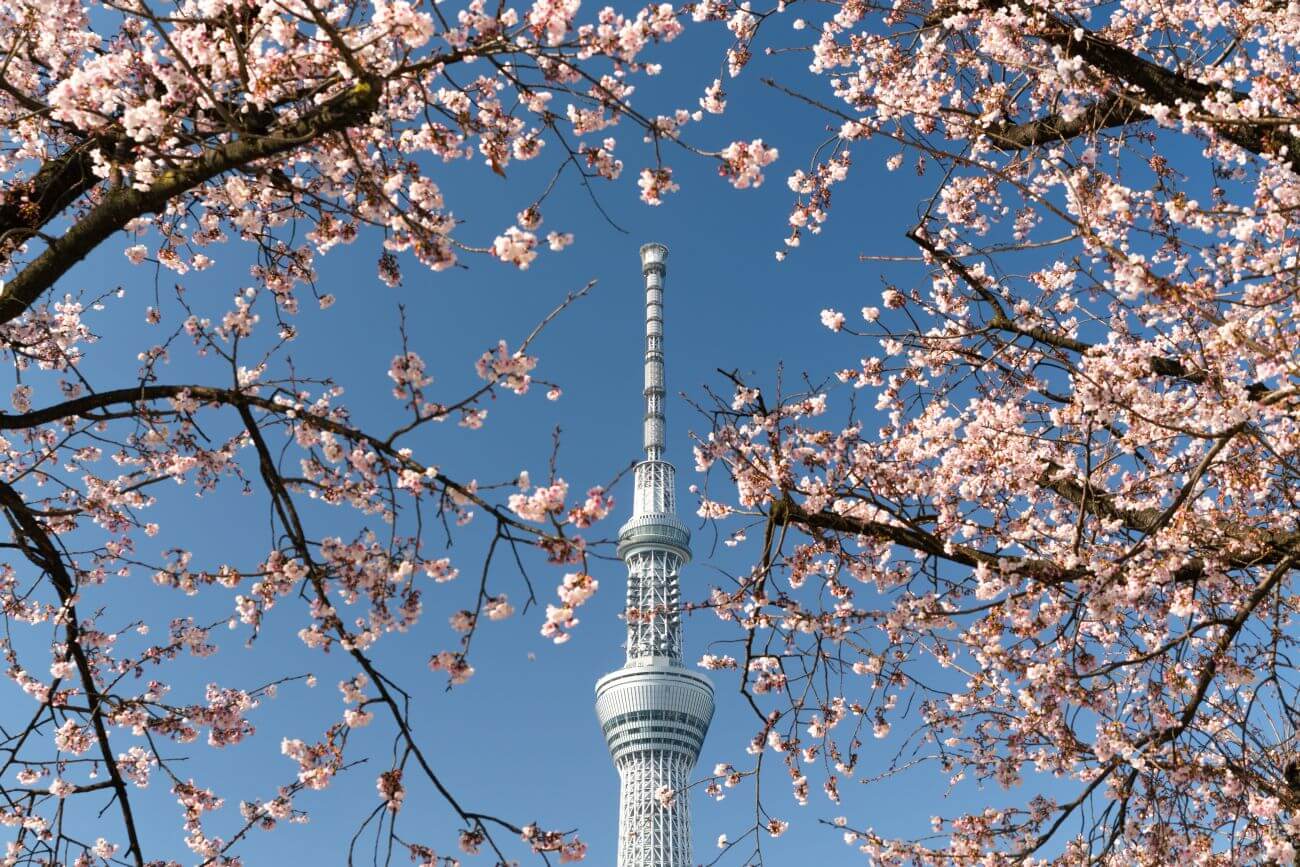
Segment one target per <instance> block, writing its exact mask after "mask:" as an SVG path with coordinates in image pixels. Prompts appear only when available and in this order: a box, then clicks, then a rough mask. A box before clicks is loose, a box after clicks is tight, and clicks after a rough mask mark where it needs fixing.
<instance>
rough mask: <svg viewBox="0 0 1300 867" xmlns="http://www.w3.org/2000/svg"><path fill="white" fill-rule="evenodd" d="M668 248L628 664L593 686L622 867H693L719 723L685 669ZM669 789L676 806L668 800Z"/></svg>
mask: <svg viewBox="0 0 1300 867" xmlns="http://www.w3.org/2000/svg"><path fill="white" fill-rule="evenodd" d="M667 272H668V248H667V247H665V246H664V245H663V244H646V245H645V246H643V247H642V248H641V274H642V276H643V277H644V279H645V335H646V337H645V402H646V412H645V423H644V431H643V436H642V443H643V445H644V447H645V460H644V461H642V462H641V463H639V464H637V466H636V472H635V482H634V486H635V490H634V495H633V504H632V517H631V519H630V520H629V521H628V522H627V523H626V524H624V525H623V528H622V529H621V530H620V531H619V536H618V555H619V557H620V558H621V559H622V560H623V562H624V563H625V564H626V565H627V659H626V661H625V662H624V665H623V667H622V668H621V669H619V670H618V671H615V672H612V673H610V674H607V675H605V676H604V677H602V678H601V679H600V680H599V681H597V682H596V715H597V716H598V717H599V719H600V725H601V729H602V731H603V732H604V734H605V741H606V743H607V744H608V745H609V751H610V755H611V756H613V758H614V766H615V768H617V769H618V775H619V782H620V791H619V814H618V867H691V816H690V805H689V803H688V792H689V789H688V782H689V774H690V771H691V768H693V767H694V766H695V762H696V760H697V759H698V758H699V755H700V748H701V746H702V745H703V743H704V735H705V733H706V732H707V731H708V728H709V722H710V721H711V720H712V719H713V685H712V684H710V683H709V680H708V678H706V677H703V676H702V675H699V674H696V673H694V672H692V671H687V670H686V668H685V666H684V665H683V664H682V629H681V598H680V589H679V585H678V574H679V573H680V571H681V568H682V566H684V565H685V564H686V563H687V562H688V561H689V560H690V558H691V548H690V544H691V535H690V532H689V531H688V530H687V529H686V526H685V525H684V524H683V523H682V522H681V521H680V520H679V519H678V517H677V496H676V485H677V471H676V469H675V468H674V467H673V465H672V464H671V463H669V462H668V461H665V460H664V459H663V458H664V430H665V421H664V347H663V338H664V330H663V321H664V320H663V309H664V302H663V296H664V278H665V277H666V275H667ZM665 789H667V791H668V792H670V793H672V797H671V798H667V799H665V798H662V797H661V796H660V795H661V792H663V791H664V790H665Z"/></svg>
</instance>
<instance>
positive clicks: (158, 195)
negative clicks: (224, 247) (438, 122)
mask: <svg viewBox="0 0 1300 867" xmlns="http://www.w3.org/2000/svg"><path fill="white" fill-rule="evenodd" d="M380 86H381V85H380V82H378V81H375V80H368V81H361V82H358V83H357V84H355V85H353V86H352V87H350V88H349V89H348V90H346V91H344V92H342V93H340V94H338V95H337V96H335V97H334V98H332V99H330V100H329V101H328V102H326V103H325V104H324V105H322V106H321V107H320V108H317V109H315V110H313V111H311V112H309V113H308V114H307V115H306V116H304V117H303V118H301V119H300V120H298V121H296V122H294V123H291V124H289V125H287V126H286V127H284V128H283V129H279V130H277V131H275V132H274V133H271V134H269V135H265V136H253V137H249V138H239V139H235V140H234V141H231V142H228V143H226V144H223V145H220V146H218V147H215V148H212V149H211V150H209V151H207V152H205V153H203V154H202V155H200V156H199V157H198V158H196V159H195V160H194V161H193V162H192V163H190V164H189V165H187V166H185V167H183V168H176V169H171V170H170V171H167V172H164V173H163V174H162V176H161V177H160V178H159V179H158V180H157V181H155V182H154V183H152V184H150V185H149V187H148V188H147V189H144V190H137V189H134V188H131V187H123V188H120V189H116V190H113V191H111V192H108V193H106V194H105V195H104V197H103V198H102V199H101V200H100V201H99V203H98V204H96V205H95V206H94V207H93V208H91V209H90V211H89V212H88V213H86V215H85V216H83V217H82V218H81V219H79V220H78V221H77V222H76V223H75V224H73V226H72V227H71V228H70V229H68V231H67V232H66V233H64V235H63V236H62V237H60V238H58V239H56V240H54V241H52V242H50V244H49V246H47V247H46V248H45V250H44V251H42V252H41V254H40V255H39V256H37V257H36V258H35V259H34V260H32V261H31V262H30V263H29V264H27V265H26V266H25V267H24V268H23V269H22V270H21V271H19V272H18V274H17V275H16V276H15V277H14V278H13V279H12V280H10V281H9V282H8V283H7V284H6V285H5V287H4V290H3V292H0V323H5V322H12V321H13V320H14V319H16V318H18V317H19V316H21V315H22V314H23V313H24V312H26V310H27V309H28V308H29V307H30V306H31V305H32V304H34V303H35V302H36V300H37V299H38V298H39V297H40V296H41V294H42V293H44V292H45V290H46V289H48V288H50V287H51V286H52V285H54V282H55V281H56V280H58V279H59V278H60V277H62V276H63V275H64V274H65V273H67V271H68V269H70V268H71V267H72V266H73V265H75V264H76V263H77V262H80V261H81V260H82V259H83V258H85V257H86V256H87V255H88V254H89V253H90V252H91V251H92V250H94V249H95V248H96V247H97V246H98V245H99V244H100V243H102V242H103V241H104V240H105V239H107V238H108V237H109V236H110V235H112V234H113V233H114V232H117V231H119V230H120V229H122V228H123V227H124V226H126V224H127V223H128V222H130V221H131V220H134V219H136V218H137V217H140V216H143V215H145V214H150V213H157V212H159V211H162V210H163V209H165V208H166V207H167V206H168V204H169V203H171V202H172V201H173V200H174V199H176V198H177V197H178V196H180V195H182V194H184V193H185V192H187V191H189V190H192V189H194V188H195V187H198V186H200V185H201V184H203V183H206V182H207V181H209V180H211V179H213V178H215V177H217V176H218V175H221V174H224V173H226V172H229V171H233V170H235V169H239V168H243V167H245V166H248V165H250V164H251V163H255V162H257V161H259V160H264V159H268V158H270V157H274V156H277V155H279V154H283V153H286V152H288V151H291V150H293V149H294V148H296V147H300V146H301V145H302V144H304V143H305V142H308V141H310V140H312V139H314V138H317V137H319V136H321V135H324V134H326V133H330V132H337V131H339V130H343V129H346V128H348V127H349V126H352V125H354V124H357V123H361V122H362V121H364V120H365V119H366V118H368V117H369V116H370V114H371V113H372V112H373V111H374V110H375V108H376V107H377V106H378V104H379V90H380Z"/></svg>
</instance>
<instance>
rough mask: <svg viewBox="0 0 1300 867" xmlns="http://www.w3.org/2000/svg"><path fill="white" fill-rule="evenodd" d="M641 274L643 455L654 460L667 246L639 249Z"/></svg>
mask: <svg viewBox="0 0 1300 867" xmlns="http://www.w3.org/2000/svg"><path fill="white" fill-rule="evenodd" d="M641 274H642V276H643V277H644V278H645V436H644V437H643V442H644V444H645V458H646V460H647V461H657V460H660V459H662V458H663V453H664V428H665V422H664V277H666V276H667V274H668V248H667V247H665V246H664V245H663V244H646V245H645V246H644V247H642V248H641Z"/></svg>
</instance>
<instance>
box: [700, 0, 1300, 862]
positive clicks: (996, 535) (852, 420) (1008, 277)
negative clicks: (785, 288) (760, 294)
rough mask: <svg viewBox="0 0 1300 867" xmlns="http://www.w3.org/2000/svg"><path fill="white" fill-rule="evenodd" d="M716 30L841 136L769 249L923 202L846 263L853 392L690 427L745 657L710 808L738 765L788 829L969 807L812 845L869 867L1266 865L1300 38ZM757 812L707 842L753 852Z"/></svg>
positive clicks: (1278, 735) (1274, 28)
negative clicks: (732, 756) (875, 197)
mask: <svg viewBox="0 0 1300 867" xmlns="http://www.w3.org/2000/svg"><path fill="white" fill-rule="evenodd" d="M731 22H732V24H733V27H732V29H733V31H734V32H735V33H736V35H737V43H736V45H735V47H734V48H733V49H732V51H731V55H730V56H731V57H732V58H733V65H736V64H735V63H734V59H735V58H740V59H741V60H742V61H744V60H748V59H749V58H751V57H752V58H755V59H754V60H750V61H749V65H748V67H747V68H746V69H745V71H744V73H743V74H744V75H760V76H761V75H764V74H768V75H771V74H770V73H764V71H763V69H762V61H761V60H760V59H759V58H761V57H762V55H763V54H764V53H765V51H766V50H767V49H769V48H775V49H778V50H779V51H780V52H782V53H788V52H790V51H792V50H800V49H801V50H804V51H805V52H806V56H807V58H808V62H809V71H810V74H809V75H808V76H807V77H801V76H794V77H791V76H790V75H789V74H788V73H782V74H781V75H779V76H778V77H769V78H767V79H766V84H767V85H768V86H769V89H770V91H771V94H772V96H773V98H774V99H779V100H795V101H799V102H802V103H804V104H805V105H811V106H814V107H816V108H817V109H819V110H820V111H821V112H822V115H823V117H825V119H826V122H827V123H828V124H829V129H830V134H829V141H828V142H827V144H826V145H825V146H824V147H823V148H822V149H821V150H820V151H819V153H818V154H817V155H815V157H814V161H813V164H812V166H811V167H810V168H809V169H805V170H799V171H795V172H794V173H793V174H792V175H791V176H790V179H789V184H790V188H791V190H792V191H793V193H794V194H795V199H796V201H795V205H794V207H793V210H792V212H791V216H790V234H789V237H788V238H787V240H786V249H785V250H783V251H782V253H779V254H778V258H783V257H784V255H785V254H786V253H792V252H793V248H795V247H799V248H800V249H799V250H798V253H799V255H816V254H817V251H816V243H815V240H812V241H811V242H810V238H809V236H810V235H816V234H817V233H818V232H819V231H820V230H821V229H822V228H823V227H824V226H826V225H828V223H827V221H828V220H829V221H832V224H833V221H834V213H833V211H832V209H831V198H832V192H833V191H834V190H837V189H838V190H840V191H841V195H845V194H848V193H845V192H844V191H845V190H849V189H851V188H850V187H847V186H845V185H843V183H842V182H844V181H845V180H846V178H848V177H849V175H850V171H852V172H874V171H881V170H889V171H893V170H896V169H900V168H901V167H903V166H908V167H909V168H912V169H914V170H915V172H916V173H917V174H918V176H920V178H921V180H920V183H922V184H924V185H925V194H924V197H923V198H922V199H921V200H920V202H919V204H918V206H917V208H916V211H915V212H914V213H913V212H908V213H900V215H899V220H900V226H899V234H898V238H897V240H898V242H899V243H898V244H897V245H895V246H887V247H885V249H883V250H880V249H877V250H868V251H867V255H865V256H864V260H865V261H864V267H868V268H871V269H872V270H873V271H878V272H881V273H882V278H883V282H884V284H885V285H884V288H883V291H882V292H879V294H877V292H876V291H873V292H871V294H870V297H864V298H863V305H864V306H863V307H862V309H861V311H860V313H859V312H858V311H840V310H835V309H826V310H825V311H823V313H822V322H823V324H824V325H825V326H826V327H827V328H828V329H829V330H830V331H832V332H836V333H837V336H836V337H835V338H834V339H835V340H836V341H841V342H842V341H845V340H852V341H853V344H852V345H851V346H848V345H845V349H844V352H845V353H846V359H852V360H851V361H849V362H848V363H846V364H842V365H840V369H839V370H837V371H828V372H826V373H827V374H828V377H827V380H826V382H825V383H824V384H818V382H817V380H815V379H813V380H805V382H804V383H802V384H800V385H799V386H798V387H791V386H790V385H789V384H788V381H787V382H786V383H785V384H784V385H782V384H781V383H780V382H778V383H777V384H775V385H766V384H765V385H763V387H761V388H760V387H759V383H758V381H756V380H753V379H752V378H750V377H742V376H741V375H739V374H733V375H732V376H731V379H732V382H730V383H728V386H727V389H726V391H725V393H722V394H719V395H718V396H717V397H716V398H715V399H714V401H715V402H713V403H712V404H705V405H704V406H703V408H704V409H705V411H706V412H707V413H708V414H709V415H710V416H711V417H712V419H713V425H712V429H711V430H710V431H708V432H707V433H706V434H704V435H702V436H701V437H700V438H699V440H698V444H697V450H696V456H697V462H698V468H699V469H700V470H702V471H704V472H705V473H706V474H707V476H706V478H707V480H708V481H707V483H704V482H702V483H701V488H700V496H701V505H700V513H701V515H703V516H705V517H709V518H714V519H716V520H717V521H719V522H720V524H721V526H722V527H724V528H725V529H726V532H728V533H729V534H730V537H729V538H728V543H729V544H739V545H747V546H749V547H750V548H752V550H753V551H754V556H753V562H754V567H753V569H752V570H751V571H748V572H745V573H742V574H738V575H735V576H734V579H733V581H732V582H731V583H729V584H723V585H720V586H718V587H716V588H715V589H714V591H713V595H712V597H711V599H709V600H707V602H706V603H705V605H707V606H708V607H711V608H712V610H713V611H714V612H715V613H716V614H717V616H718V617H720V618H722V619H723V620H725V621H729V622H730V623H731V624H732V626H733V628H734V629H735V630H736V637H735V639H734V641H731V642H725V641H724V642H719V643H718V645H717V646H716V647H714V648H711V652H710V654H709V655H707V656H705V658H704V659H703V661H702V664H703V665H704V666H705V667H706V668H711V669H717V670H727V669H734V670H736V671H737V672H738V674H737V677H738V678H739V679H740V681H741V686H742V688H743V691H744V693H745V695H746V697H747V698H748V700H749V701H750V703H751V705H752V707H753V710H754V714H755V718H756V730H757V731H756V734H755V736H754V740H753V742H752V744H751V747H750V750H749V752H750V753H751V755H750V756H748V757H745V761H744V762H740V761H737V762H736V763H735V765H734V766H731V765H721V766H719V767H718V768H717V769H716V770H715V773H714V775H713V777H712V778H711V779H710V780H708V781H707V785H708V787H709V790H710V792H712V793H714V794H717V795H721V794H723V793H724V792H725V791H726V790H727V789H728V788H729V787H733V786H738V785H742V784H745V783H746V782H747V781H749V780H751V779H752V778H753V777H755V776H757V775H758V774H759V773H760V772H761V771H762V770H763V769H764V766H765V764H766V766H767V767H768V768H772V767H774V766H775V767H777V769H778V773H781V768H780V766H784V771H787V772H788V774H789V777H790V780H791V782H792V785H793V790H794V795H795V798H796V799H797V800H798V801H799V802H801V803H806V802H808V800H809V799H819V798H821V797H825V798H827V799H829V801H830V802H833V803H837V802H838V801H839V800H840V794H841V792H842V791H843V790H844V789H845V788H846V787H847V786H849V785H852V784H855V783H859V782H868V783H871V784H874V785H892V786H906V785H909V784H910V781H913V780H915V779H916V775H923V774H926V773H931V774H933V773H936V772H937V773H938V774H939V775H941V776H940V779H939V781H938V782H939V785H940V787H942V785H943V781H944V780H950V781H951V785H952V786H959V785H961V781H963V780H966V781H967V783H966V785H970V784H971V783H972V782H978V783H982V784H983V783H987V784H988V785H987V786H985V787H984V789H983V794H982V795H981V796H980V801H981V803H980V805H979V807H978V808H976V809H974V810H970V811H966V810H962V809H960V808H953V809H949V808H948V807H947V805H946V804H945V802H944V801H942V800H934V801H931V802H927V803H925V805H924V806H923V807H920V809H924V810H927V811H928V812H927V814H926V815H933V820H932V827H931V828H929V829H928V833H927V832H926V831H920V832H918V833H916V834H903V833H899V832H897V829H889V828H881V827H874V828H873V827H872V822H871V819H870V817H866V816H851V815H846V816H841V817H839V818H835V819H831V820H829V822H830V824H832V825H834V826H837V827H838V829H839V833H843V835H844V838H845V841H846V842H847V843H849V844H850V845H852V846H855V847H857V848H859V849H860V850H861V851H862V853H864V854H865V856H866V858H867V860H868V862H869V863H873V864H901V863H925V864H976V863H979V864H992V863H1023V862H1032V863H1047V862H1051V863H1062V864H1091V863H1104V864H1152V865H1154V864H1175V863H1196V864H1230V863H1231V864H1238V863H1267V864H1291V863H1293V862H1294V860H1295V856H1296V848H1297V846H1300V761H1298V758H1300V757H1298V753H1300V744H1297V742H1296V729H1297V723H1298V722H1300V721H1298V720H1297V712H1298V711H1297V707H1298V705H1297V702H1298V701H1300V696H1298V695H1297V688H1298V687H1300V672H1298V671H1297V669H1296V660H1295V653H1296V647H1295V645H1296V639H1297V629H1296V622H1295V613H1296V606H1297V604H1298V603H1300V596H1297V587H1296V580H1295V575H1296V572H1295V566H1296V559H1297V557H1298V556H1300V510H1298V509H1297V500H1296V496H1297V494H1296V492H1297V482H1298V481H1300V475H1298V474H1300V468H1298V466H1297V457H1298V456H1300V455H1298V450H1300V404H1298V403H1297V396H1298V394H1300V392H1298V389H1300V367H1297V349H1298V347H1300V341H1298V340H1297V324H1296V321H1297V320H1296V316H1297V312H1296V311H1297V309H1300V308H1297V298H1298V297H1300V295H1298V294H1297V281H1296V263H1297V236H1296V231H1295V230H1296V228H1297V223H1296V213H1297V211H1296V203H1297V201H1300V177H1297V168H1298V167H1300V163H1297V162H1296V160H1297V155H1298V154H1300V138H1297V135H1300V105H1298V104H1297V97H1296V94H1297V93H1300V88H1298V85H1300V66H1298V65H1297V59H1296V53H1295V52H1296V46H1297V45H1300V18H1297V14H1296V9H1295V8H1294V7H1291V6H1286V5H1283V4H1278V3H1273V2H1268V0H1260V2H1243V3H1236V4H1231V5H1216V4H1208V3H1200V2H1183V3H1177V2H1176V3H1172V4H1170V3H1151V2H1145V0H1136V2H1126V3H1122V4H1114V5H1107V4H1091V3H1055V2H1053V3H1049V2H1018V0H972V2H964V0H962V2H942V0H939V2H934V3H931V2H899V3H894V4H883V5H876V4H871V3H866V2H857V0H841V2H833V3H828V4H818V5H816V6H805V4H796V3H791V4H789V8H784V7H782V8H773V9H770V10H768V11H765V12H762V13H759V12H758V11H757V10H750V9H749V7H748V4H745V5H742V6H741V7H740V8H739V9H737V10H735V11H734V13H733V17H732V18H731ZM719 91H720V85H715V86H714V87H713V88H711V89H710V90H709V93H708V94H706V97H705V98H706V101H709V100H713V101H716V100H717V99H718V98H719V97H718V94H719ZM864 162H865V163H867V165H866V167H863V163H864ZM864 243H866V242H864ZM907 248H910V249H907ZM875 253H881V254H882V255H879V256H877V255H874V254H875ZM899 275H903V276H902V277H900V276H899ZM837 345H844V344H843V343H840V344H837ZM858 359H860V360H858ZM746 537H748V540H746ZM877 738H879V739H883V740H880V741H877V740H876V739H877ZM882 750H887V751H888V755H889V756H892V757H893V758H892V760H889V759H886V760H885V761H884V762H883V773H879V774H878V773H877V771H879V770H880V767H879V766H880V765H881V764H882V763H881V762H880V761H878V756H879V755H880V753H881V751H882ZM927 769H929V770H928V771H927ZM782 775H783V774H782ZM930 779H933V777H931V778H930ZM922 785H925V784H924V783H922ZM816 789H821V790H822V791H821V793H820V794H813V793H811V792H812V791H813V790H816ZM926 790H927V791H928V790H929V789H928V788H927V789H926ZM823 803H825V802H823ZM770 804H771V798H770V797H769V798H768V799H767V800H766V801H765V800H764V798H763V797H759V798H758V800H757V801H756V810H755V817H754V826H753V827H752V828H751V829H749V831H748V832H746V833H744V834H742V835H741V836H738V837H736V839H732V840H727V839H726V838H723V839H722V840H720V841H719V846H720V847H722V848H723V849H724V850H728V849H732V848H734V847H740V849H739V850H738V851H742V852H748V851H753V852H754V853H755V854H754V855H752V856H749V857H752V858H754V859H755V860H757V859H758V858H759V857H761V846H762V842H761V841H762V839H763V838H764V837H765V836H766V835H767V834H769V833H770V834H772V835H777V834H779V833H781V832H782V831H783V830H784V828H785V822H786V821H787V820H788V819H789V818H790V817H789V816H786V815H784V811H781V810H777V808H775V807H773V808H772V809H773V811H774V812H780V813H782V815H781V816H779V817H778V816H776V815H772V814H771V813H769V812H768V806H769V805H770ZM829 809H831V810H834V809H835V808H834V807H833V806H832V807H830V808H829ZM751 847H752V848H751ZM742 857H743V856H742Z"/></svg>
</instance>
